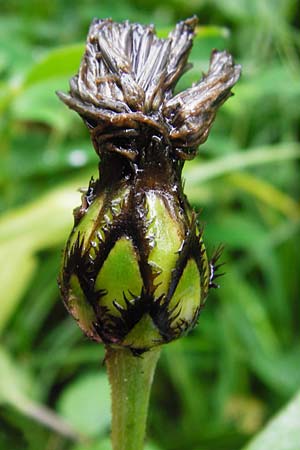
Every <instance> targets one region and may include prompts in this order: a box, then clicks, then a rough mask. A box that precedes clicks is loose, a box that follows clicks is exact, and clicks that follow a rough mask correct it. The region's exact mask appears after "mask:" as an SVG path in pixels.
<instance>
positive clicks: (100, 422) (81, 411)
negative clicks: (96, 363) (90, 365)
mask: <svg viewBox="0 0 300 450" xmlns="http://www.w3.org/2000/svg"><path fill="white" fill-rule="evenodd" d="M58 410H59V411H60V413H61V415H62V416H63V417H65V418H66V419H67V420H68V421H69V422H70V423H71V424H72V425H73V426H74V427H75V428H76V429H77V430H78V431H79V432H83V433H84V434H86V435H88V436H96V435H99V434H103V433H104V432H105V430H106V429H107V428H108V427H109V424H110V387H109V383H108V380H107V376H106V374H105V373H99V372H95V373H88V374H87V375H84V376H81V377H80V378H79V379H76V380H75V381H74V382H73V383H71V384H70V385H69V386H68V387H67V388H66V389H65V390H64V391H63V393H62V395H61V397H60V399H59V402H58Z"/></svg>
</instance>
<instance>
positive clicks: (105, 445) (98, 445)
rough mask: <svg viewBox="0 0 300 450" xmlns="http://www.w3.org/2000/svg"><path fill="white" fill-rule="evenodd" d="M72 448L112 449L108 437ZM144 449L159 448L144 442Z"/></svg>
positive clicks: (75, 449) (76, 449)
mask: <svg viewBox="0 0 300 450" xmlns="http://www.w3.org/2000/svg"><path fill="white" fill-rule="evenodd" d="M72 450H112V446H111V442H110V439H105V440H103V441H101V442H96V443H92V444H91V445H79V446H76V447H75V448H73V449H72ZM145 450H160V449H159V447H157V446H156V445H154V444H151V443H150V444H146V445H145Z"/></svg>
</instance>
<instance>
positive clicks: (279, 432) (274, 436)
mask: <svg viewBox="0 0 300 450" xmlns="http://www.w3.org/2000/svg"><path fill="white" fill-rule="evenodd" d="M299 448H300V391H299V392H298V393H297V395H296V396H295V397H294V398H293V399H292V400H291V401H290V403H288V405H287V406H286V407H284V408H283V410H282V411H281V412H280V413H279V414H277V416H276V417H275V418H273V419H272V420H271V421H270V422H269V423H268V425H267V426H266V427H265V428H264V429H263V431H261V432H260V433H259V434H258V436H257V437H255V438H254V439H253V440H252V441H251V442H250V443H249V444H248V445H246V446H245V447H243V450H266V449H272V450H299Z"/></svg>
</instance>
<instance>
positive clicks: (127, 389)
mask: <svg viewBox="0 0 300 450" xmlns="http://www.w3.org/2000/svg"><path fill="white" fill-rule="evenodd" d="M159 355H160V348H155V349H153V350H149V351H148V352H145V353H144V354H143V355H142V356H133V354H132V353H131V351H130V350H127V349H121V348H118V349H114V348H111V347H109V348H108V349H107V355H106V365H107V369H108V376H109V380H110V384H111V392H112V446H113V450H142V449H143V448H144V439H145V431H146V420H147V412H148V404H149V397H150V390H151V385H152V380H153V375H154V371H155V367H156V363H157V361H158V358H159Z"/></svg>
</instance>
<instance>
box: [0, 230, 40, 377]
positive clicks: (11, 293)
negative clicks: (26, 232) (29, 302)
mask: <svg viewBox="0 0 300 450" xmlns="http://www.w3.org/2000/svg"><path fill="white" fill-rule="evenodd" d="M0 264H1V271H0V286H1V293H0V298H1V302H0V334H1V331H2V330H3V328H4V327H5V325H6V322H7V321H8V319H9V318H10V316H11V315H12V313H13V312H14V311H15V309H16V307H17V306H18V302H19V299H20V298H21V297H22V295H23V294H24V292H25V290H26V288H27V286H28V284H29V282H30V280H31V279H32V276H33V274H34V272H35V270H36V268H37V261H36V258H35V257H34V256H33V255H32V254H31V252H30V249H29V248H28V246H27V245H26V242H23V240H22V238H21V239H15V240H14V241H13V242H11V241H8V242H6V243H4V244H2V245H1V250H0ZM0 373H1V372H0Z"/></svg>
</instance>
